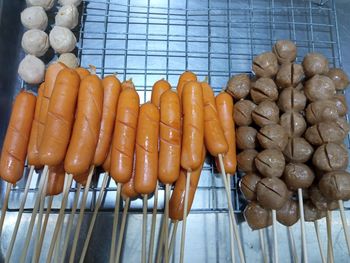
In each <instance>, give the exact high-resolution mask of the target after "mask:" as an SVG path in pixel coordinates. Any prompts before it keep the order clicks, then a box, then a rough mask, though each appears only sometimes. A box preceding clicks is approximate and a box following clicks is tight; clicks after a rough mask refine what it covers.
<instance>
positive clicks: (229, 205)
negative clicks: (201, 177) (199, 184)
mask: <svg viewBox="0 0 350 263" xmlns="http://www.w3.org/2000/svg"><path fill="white" fill-rule="evenodd" d="M218 157H219V165H220V170H221V175H222V179H223V182H224V186H225V190H226V198H227V204H228V210H229V214H230V217H231V220H232V226H233V233H234V235H235V238H236V242H237V247H238V253H239V258H240V260H241V263H245V257H244V253H243V248H242V244H241V238H240V236H239V233H238V227H237V222H236V218H235V215H234V211H233V206H232V202H231V190H230V189H229V188H228V185H227V180H226V172H225V166H224V161H223V157H222V155H221V154H219V155H218Z"/></svg>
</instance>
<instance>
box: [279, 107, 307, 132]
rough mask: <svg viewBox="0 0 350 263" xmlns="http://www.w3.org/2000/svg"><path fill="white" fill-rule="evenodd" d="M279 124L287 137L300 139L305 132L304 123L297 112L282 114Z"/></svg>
mask: <svg viewBox="0 0 350 263" xmlns="http://www.w3.org/2000/svg"><path fill="white" fill-rule="evenodd" d="M280 124H281V126H282V127H283V128H284V130H285V131H286V133H287V135H288V137H300V136H301V135H303V133H304V132H305V130H306V121H305V119H304V117H303V116H302V115H301V114H300V113H298V112H286V113H283V114H282V116H281V120H280Z"/></svg>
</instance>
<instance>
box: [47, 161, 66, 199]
mask: <svg viewBox="0 0 350 263" xmlns="http://www.w3.org/2000/svg"><path fill="white" fill-rule="evenodd" d="M64 176H65V171H64V165H63V163H62V164H59V165H57V166H52V167H49V177H48V179H47V189H46V195H48V196H51V195H58V194H60V193H62V192H63V187H64Z"/></svg>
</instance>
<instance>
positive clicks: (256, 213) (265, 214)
mask: <svg viewBox="0 0 350 263" xmlns="http://www.w3.org/2000/svg"><path fill="white" fill-rule="evenodd" d="M243 214H244V218H245V220H246V221H247V223H248V225H249V226H250V228H251V229H253V230H258V229H262V228H265V227H268V226H271V225H272V220H271V211H269V210H266V209H265V208H263V207H261V206H260V205H259V204H258V203H256V202H250V203H249V204H248V205H247V206H246V208H245V209H244V212H243Z"/></svg>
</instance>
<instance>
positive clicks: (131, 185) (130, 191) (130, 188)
mask: <svg viewBox="0 0 350 263" xmlns="http://www.w3.org/2000/svg"><path fill="white" fill-rule="evenodd" d="M135 159H136V158H134V164H133V165H134V168H135ZM121 195H122V197H123V199H124V200H125V199H127V198H130V199H131V200H134V199H136V198H137V197H138V196H139V193H138V192H136V191H135V169H133V171H132V174H131V178H130V180H129V181H128V182H127V183H125V184H123V185H122V192H121Z"/></svg>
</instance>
